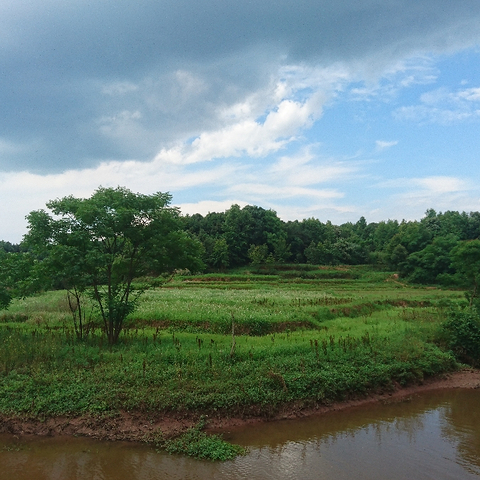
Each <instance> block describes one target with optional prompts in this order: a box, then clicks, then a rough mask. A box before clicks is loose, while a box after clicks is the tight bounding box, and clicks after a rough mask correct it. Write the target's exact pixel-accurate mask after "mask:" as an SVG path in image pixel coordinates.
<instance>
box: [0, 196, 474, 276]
mask: <svg viewBox="0 0 480 480" xmlns="http://www.w3.org/2000/svg"><path fill="white" fill-rule="evenodd" d="M179 220H180V222H181V228H182V229H183V231H184V232H185V233H186V234H188V235H189V237H190V238H192V239H194V240H198V241H199V242H200V243H201V248H199V249H197V252H198V254H199V255H200V256H201V260H202V262H203V266H202V262H196V263H195V267H194V268H195V269H204V270H206V271H218V270H225V269H227V268H237V267H243V266H247V265H252V266H259V265H265V264H271V263H299V264H304V263H307V264H314V265H360V264H370V265H378V266H381V267H384V268H387V269H389V270H392V271H396V272H398V274H399V275H400V276H401V277H402V278H405V279H407V280H408V281H411V282H417V283H424V284H435V283H438V284H443V285H454V284H458V283H459V282H461V277H463V276H464V274H465V272H463V271H460V270H461V269H459V267H458V266H459V265H460V264H461V263H462V262H460V261H456V259H458V257H459V256H461V255H462V254H463V256H464V257H465V256H466V255H467V256H468V255H473V260H475V256H477V257H478V256H480V240H478V239H479V238H480V213H479V212H471V213H465V212H462V213H459V212H456V211H446V212H444V213H441V212H440V213H437V212H436V211H435V210H433V209H430V210H428V211H427V212H426V214H425V216H424V218H422V219H421V220H420V221H405V220H403V221H402V222H398V221H397V220H387V221H381V222H378V223H367V221H366V220H365V218H364V217H361V218H360V219H359V220H358V221H357V222H356V223H351V222H348V223H344V224H342V225H334V224H332V223H331V222H330V221H327V222H325V223H322V222H321V221H320V220H318V219H316V218H308V219H304V220H301V221H299V220H295V221H288V222H284V221H282V220H281V219H280V218H279V217H278V215H277V214H276V212H275V211H273V210H266V209H264V208H262V207H258V206H252V205H247V206H245V207H244V208H240V207H239V206H238V205H232V206H231V207H230V208H229V209H228V210H227V211H225V212H221V213H217V212H212V213H209V214H208V215H205V216H202V215H200V214H195V215H185V216H183V215H180V217H179ZM472 240H476V241H475V242H468V247H469V252H465V251H464V250H465V245H466V241H472ZM462 245H463V249H462V248H461V247H462ZM29 255H30V252H29V246H28V245H27V244H26V243H25V242H22V243H21V244H20V245H16V244H11V243H9V242H6V241H0V264H2V265H3V268H2V270H5V268H6V266H9V271H10V276H12V275H13V277H16V279H17V280H20V279H21V277H22V274H24V273H25V270H26V269H28V263H29ZM13 263H15V264H16V268H15V269H14V270H15V271H14V272H13V273H12V268H11V267H12V264H13ZM172 265H173V264H172ZM184 266H188V262H187V263H185V265H184ZM463 267H464V265H463ZM152 273H155V272H154V271H152ZM1 274H2V272H1V271H0V276H1ZM459 274H461V275H459ZM11 280H13V278H11Z"/></svg>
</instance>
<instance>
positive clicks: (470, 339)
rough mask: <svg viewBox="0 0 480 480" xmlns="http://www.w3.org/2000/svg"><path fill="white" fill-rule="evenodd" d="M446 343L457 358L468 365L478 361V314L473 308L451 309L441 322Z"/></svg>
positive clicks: (479, 317) (479, 361)
mask: <svg viewBox="0 0 480 480" xmlns="http://www.w3.org/2000/svg"><path fill="white" fill-rule="evenodd" d="M443 330H444V332H445V333H446V339H447V344H448V346H449V348H450V349H451V350H452V351H453V352H454V353H455V355H456V356H457V358H458V359H459V360H461V361H463V362H466V363H468V364H470V365H473V366H477V365H479V363H480V316H479V315H478V313H477V311H476V309H475V308H472V309H468V310H452V311H451V312H450V313H449V315H448V319H447V320H446V321H445V322H444V324H443Z"/></svg>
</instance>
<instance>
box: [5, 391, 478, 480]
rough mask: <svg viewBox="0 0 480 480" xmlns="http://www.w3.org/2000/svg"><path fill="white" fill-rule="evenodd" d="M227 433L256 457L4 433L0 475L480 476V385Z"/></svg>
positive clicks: (68, 478) (147, 479)
mask: <svg viewBox="0 0 480 480" xmlns="http://www.w3.org/2000/svg"><path fill="white" fill-rule="evenodd" d="M225 438H226V439H227V440H230V441H233V442H235V443H239V444H241V445H245V446H247V447H248V448H249V453H248V455H246V456H244V457H240V458H237V459H236V460H235V461H231V462H225V463H213V462H203V461H198V460H193V459H190V458H184V457H180V456H171V455H168V454H165V453H157V452H156V451H155V450H154V449H152V448H150V447H147V446H143V445H137V444H133V443H127V442H100V441H94V440H89V439H85V438H74V437H71V438H65V437H55V438H38V437H12V436H8V435H3V436H0V479H2V480H23V479H28V480H30V479H32V478H34V479H35V480H44V479H45V480H47V479H48V480H74V479H89V480H114V479H115V480H127V479H128V480H153V479H174V480H177V479H185V480H189V479H191V480H193V479H195V480H196V479H199V480H203V479H251V480H255V479H262V480H265V479H276V480H283V479H302V480H309V479H316V480H318V479H328V480H346V479H349V480H351V479H352V478H354V479H356V480H363V479H365V480H367V479H368V480H377V479H378V480H397V479H398V480H400V479H402V480H405V479H410V480H424V479H425V480H427V479H435V480H468V479H473V478H475V479H478V478H479V477H480V390H462V389H458V390H441V391H434V392H427V393H423V394H421V395H415V396H413V397H409V398H406V399H403V400H402V401H399V402H395V403H391V404H381V403H377V404H368V405H363V406H360V407H354V408H351V409H347V410H341V411H338V412H331V413H328V414H326V415H319V416H313V417H308V418H303V419H297V420H283V421H278V422H272V423H265V424H262V425H255V426H251V425H250V426H246V427H242V428H241V429H236V430H234V431H231V432H227V433H225Z"/></svg>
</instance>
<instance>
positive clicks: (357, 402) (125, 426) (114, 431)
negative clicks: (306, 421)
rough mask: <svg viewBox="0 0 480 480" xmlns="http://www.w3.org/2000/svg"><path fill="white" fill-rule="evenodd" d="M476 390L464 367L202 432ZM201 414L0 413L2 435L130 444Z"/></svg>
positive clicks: (219, 417) (180, 427)
mask: <svg viewBox="0 0 480 480" xmlns="http://www.w3.org/2000/svg"><path fill="white" fill-rule="evenodd" d="M456 388H466V389H473V388H480V370H474V369H464V370H460V371H457V372H452V373H448V374H444V375H442V376H440V377H435V378H429V379H427V380H425V381H424V382H422V383H421V384H416V385H410V386H407V387H401V386H400V385H398V384H396V385H394V388H393V390H392V391H388V392H386V391H379V392H374V393H371V394H369V395H367V396H365V397H362V398H353V399H349V400H346V401H342V402H334V403H331V404H328V405H320V406H318V407H315V408H303V407H302V406H301V405H297V404H289V405H285V406H284V407H282V408H281V409H280V411H279V412H278V413H276V414H275V415H272V416H268V417H265V416H259V415H254V414H252V413H251V412H250V413H249V414H248V415H246V416H244V417H239V416H228V415H227V414H225V413H223V414H216V415H210V416H209V417H208V418H207V428H206V431H207V432H209V433H223V432H227V431H231V430H234V429H236V428H241V427H243V426H245V425H254V424H260V423H264V422H270V421H279V420H285V419H294V418H302V417H307V416H311V415H325V414H327V413H328V412H333V411H339V410H344V409H348V408H354V407H357V406H362V405H366V404H369V403H376V402H384V403H385V402H388V403H390V402H399V401H404V400H405V398H409V397H411V396H412V395H417V394H420V393H422V392H426V391H432V390H444V389H456ZM199 417H200V414H199V413H198V412H197V413H195V414H194V413H188V414H182V415H179V414H170V415H162V416H158V415H155V414H153V413H149V414H145V413H135V412H120V413H116V414H113V415H102V416H93V415H85V416H79V417H68V416H59V417H53V418H30V417H28V416H13V417H11V416H5V415H0V433H2V434H12V435H17V436H24V435H37V436H61V435H69V436H83V437H90V438H94V439H98V440H109V441H115V440H122V441H132V442H142V443H144V442H149V443H152V442H158V441H161V440H165V439H169V438H174V437H176V436H178V435H180V434H181V433H183V432H185V431H186V430H187V429H188V428H191V427H193V426H194V425H196V424H197V423H198V420H199Z"/></svg>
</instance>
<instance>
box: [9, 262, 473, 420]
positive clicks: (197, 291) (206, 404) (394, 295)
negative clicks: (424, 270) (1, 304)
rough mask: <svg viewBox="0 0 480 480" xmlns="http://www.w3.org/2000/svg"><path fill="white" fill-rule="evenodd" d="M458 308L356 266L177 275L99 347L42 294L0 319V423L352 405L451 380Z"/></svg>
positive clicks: (56, 295)
mask: <svg viewBox="0 0 480 480" xmlns="http://www.w3.org/2000/svg"><path fill="white" fill-rule="evenodd" d="M462 299H463V294H462V292H458V291H448V290H438V289H431V288H427V287H416V288H412V287H410V286H406V285H404V284H402V283H400V282H399V281H398V280H397V279H396V278H395V276H393V275H392V274H390V273H386V272H381V271H374V270H371V269H369V268H366V267H355V268H353V267H348V268H346V267H343V268H341V267H339V268H336V269H334V268H329V269H326V268H318V267H317V268H315V269H312V268H311V267H304V269H299V267H283V269H275V268H274V267H269V270H266V271H261V270H257V271H254V272H249V271H247V270H244V271H241V272H237V273H235V274H210V275H202V276H184V277H182V276H177V277H174V278H173V279H172V280H171V281H170V282H168V283H167V284H165V285H164V286H162V287H159V288H155V289H152V290H149V291H147V292H146V293H145V294H144V295H143V297H141V301H140V304H139V306H138V309H137V310H136V311H135V312H134V314H132V315H131V317H130V318H129V319H128V321H127V324H126V328H125V331H124V333H123V334H122V336H121V338H120V342H119V343H118V344H117V345H114V346H112V347H110V346H108V345H107V343H106V340H105V338H104V336H103V334H102V331H101V329H100V328H99V327H97V328H95V329H93V331H91V332H90V334H89V335H88V337H87V338H85V339H83V340H78V339H76V337H75V335H74V331H73V327H72V320H71V317H70V312H69V310H68V304H67V301H66V298H65V292H62V291H56V292H47V293H45V294H43V295H41V296H37V297H31V298H26V299H23V300H17V301H16V302H14V304H13V305H12V306H11V307H10V309H9V310H8V311H2V312H0V345H1V346H0V381H1V383H0V389H1V395H0V413H3V414H7V415H19V414H27V415H33V416H54V415H60V414H70V415H78V414H83V413H95V414H96V413H115V412H117V411H119V410H129V411H142V412H182V411H190V412H192V411H193V412H198V413H209V412H224V413H225V414H228V415H232V414H240V415H241V414H257V415H258V414H260V415H270V414H273V413H275V411H276V410H277V409H278V408H279V407H280V406H282V405H285V404H288V403H291V402H295V403H296V404H300V405H301V406H302V405H303V406H311V405H314V404H318V403H324V402H330V401H334V400H339V399H344V398H347V397H351V396H355V395H363V394H365V393H366V392H368V391H371V390H372V389H377V388H388V387H389V386H391V385H392V383H393V382H399V383H400V384H406V383H409V382H412V381H416V380H420V379H422V378H424V377H426V376H430V375H435V374H438V373H441V372H444V371H448V370H452V369H454V368H455V365H456V363H455V360H454V358H453V356H452V355H451V354H450V353H449V352H446V351H444V350H443V349H442V348H441V337H440V336H439V325H440V323H441V322H442V321H443V317H444V312H445V309H446V308H447V307H448V306H450V305H454V304H456V303H458V302H462V301H463V300H462ZM92 319H93V320H94V319H95V312H93V317H92ZM232 322H233V327H234V336H232Z"/></svg>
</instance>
